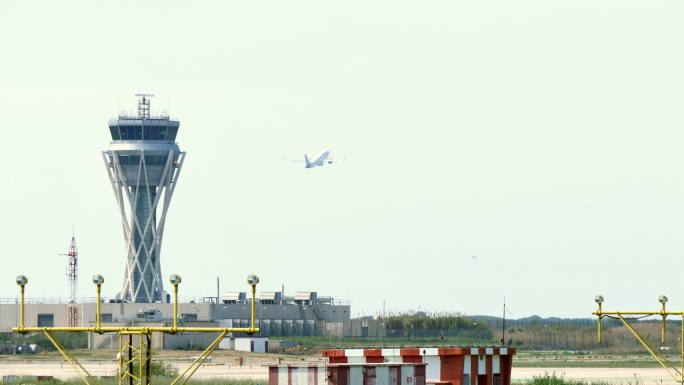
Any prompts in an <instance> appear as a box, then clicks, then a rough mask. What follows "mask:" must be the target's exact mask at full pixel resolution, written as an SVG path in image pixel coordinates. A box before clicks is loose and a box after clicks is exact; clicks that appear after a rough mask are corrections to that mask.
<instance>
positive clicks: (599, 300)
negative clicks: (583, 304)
mask: <svg viewBox="0 0 684 385" xmlns="http://www.w3.org/2000/svg"><path fill="white" fill-rule="evenodd" d="M594 302H596V303H597V304H599V305H600V304H602V303H603V296H602V295H601V294H599V295H597V296H596V297H594Z"/></svg>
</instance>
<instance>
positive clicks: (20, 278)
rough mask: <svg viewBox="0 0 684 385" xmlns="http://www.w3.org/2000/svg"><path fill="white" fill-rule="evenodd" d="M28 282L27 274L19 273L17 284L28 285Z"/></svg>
mask: <svg viewBox="0 0 684 385" xmlns="http://www.w3.org/2000/svg"><path fill="white" fill-rule="evenodd" d="M27 283H28V278H26V276H25V275H17V285H19V286H26V284H27Z"/></svg>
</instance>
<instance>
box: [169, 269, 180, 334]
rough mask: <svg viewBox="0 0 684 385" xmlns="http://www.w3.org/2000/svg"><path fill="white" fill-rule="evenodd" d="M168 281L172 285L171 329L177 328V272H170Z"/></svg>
mask: <svg viewBox="0 0 684 385" xmlns="http://www.w3.org/2000/svg"><path fill="white" fill-rule="evenodd" d="M169 281H170V282H171V284H172V285H173V331H174V333H175V332H176V329H178V285H180V283H181V281H182V280H181V277H180V275H178V274H171V277H170V278H169Z"/></svg>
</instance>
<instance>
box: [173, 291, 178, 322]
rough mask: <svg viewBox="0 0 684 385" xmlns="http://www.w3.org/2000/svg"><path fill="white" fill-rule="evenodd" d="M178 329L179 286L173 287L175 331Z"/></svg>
mask: <svg viewBox="0 0 684 385" xmlns="http://www.w3.org/2000/svg"><path fill="white" fill-rule="evenodd" d="M177 328H178V285H173V330H176V329H177Z"/></svg>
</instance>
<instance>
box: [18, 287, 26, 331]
mask: <svg viewBox="0 0 684 385" xmlns="http://www.w3.org/2000/svg"><path fill="white" fill-rule="evenodd" d="M20 287H21V289H20V292H21V295H20V296H21V300H20V302H19V328H21V329H25V328H26V325H24V285H21V286H20Z"/></svg>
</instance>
